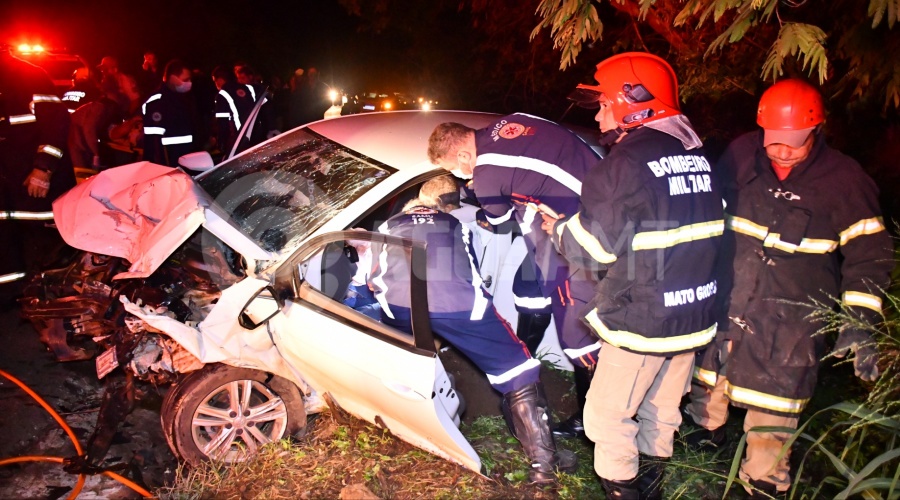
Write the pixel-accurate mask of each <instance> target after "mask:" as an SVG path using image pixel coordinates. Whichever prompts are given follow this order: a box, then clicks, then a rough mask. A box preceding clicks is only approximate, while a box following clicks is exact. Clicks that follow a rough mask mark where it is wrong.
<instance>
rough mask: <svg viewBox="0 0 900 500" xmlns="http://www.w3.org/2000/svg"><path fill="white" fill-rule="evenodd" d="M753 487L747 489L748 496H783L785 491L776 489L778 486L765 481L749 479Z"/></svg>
mask: <svg viewBox="0 0 900 500" xmlns="http://www.w3.org/2000/svg"><path fill="white" fill-rule="evenodd" d="M749 483H750V486H752V487H753V489H751V490H748V493H749V494H750V498H784V496H785V493H784V492H781V491H778V488H777V487H776V486H775V485H774V484H772V483H769V482H767V481H761V480H758V479H751V480H750V481H749Z"/></svg>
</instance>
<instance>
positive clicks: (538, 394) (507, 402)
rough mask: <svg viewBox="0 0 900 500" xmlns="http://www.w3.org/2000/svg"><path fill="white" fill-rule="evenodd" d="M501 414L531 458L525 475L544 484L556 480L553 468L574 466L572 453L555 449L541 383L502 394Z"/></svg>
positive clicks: (567, 468)
mask: <svg viewBox="0 0 900 500" xmlns="http://www.w3.org/2000/svg"><path fill="white" fill-rule="evenodd" d="M502 408H503V416H504V417H505V418H506V423H507V425H509V427H510V430H511V431H512V433H513V436H515V437H516V439H518V440H519V442H520V443H522V448H524V450H525V455H526V456H527V457H528V459H529V460H530V461H531V470H530V471H529V473H528V479H529V480H530V481H531V482H533V483H540V484H547V483H552V482H554V481H556V472H557V469H558V470H561V471H563V472H571V471H574V470H575V467H576V466H577V459H576V458H575V454H574V453H572V452H571V451H568V450H561V452H559V453H558V452H557V450H556V443H555V442H554V441H553V433H551V432H550V412H549V410H548V408H547V398H546V397H545V396H544V390H543V388H542V387H541V385H540V384H539V383H538V384H530V385H527V386H525V387H522V388H521V389H517V390H515V391H510V392H507V393H506V394H504V395H503V405H502Z"/></svg>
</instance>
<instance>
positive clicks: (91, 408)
mask: <svg viewBox="0 0 900 500" xmlns="http://www.w3.org/2000/svg"><path fill="white" fill-rule="evenodd" d="M454 353H455V351H453V350H450V351H448V352H444V353H442V354H441V359H442V360H443V362H444V365H445V368H446V369H447V371H448V372H450V373H453V374H454V376H455V378H456V381H457V390H458V392H460V393H461V394H462V395H463V397H464V398H465V401H466V404H467V408H468V410H467V411H466V413H465V415H464V419H463V420H464V421H465V422H471V421H472V420H473V419H474V418H475V417H476V416H478V415H481V414H488V415H499V414H500V412H499V405H500V397H499V395H497V394H496V393H495V392H493V391H492V390H491V389H490V386H489V384H488V383H487V380H486V379H485V377H484V376H483V375H480V374H479V373H478V372H477V371H476V370H475V368H474V367H473V366H472V365H471V364H470V363H469V362H468V361H466V360H465V359H463V358H461V357H460V356H458V355H456V354H454ZM0 369H2V370H3V371H6V372H7V373H10V374H11V375H13V376H15V377H16V378H18V379H19V380H21V381H22V382H24V383H25V384H26V385H27V386H29V387H30V388H32V389H33V390H34V391H35V392H37V393H38V394H39V395H40V396H41V397H42V398H44V400H46V401H47V403H48V404H49V405H50V406H51V407H52V408H54V409H55V410H56V411H57V412H58V413H60V415H61V416H62V417H63V418H64V419H65V420H66V422H67V423H68V425H69V426H70V427H71V428H72V429H73V431H74V432H75V434H76V435H77V436H78V438H79V440H80V441H81V443H82V446H84V445H85V444H86V443H87V441H88V438H89V436H90V435H91V433H92V431H93V428H94V424H95V421H96V416H97V410H98V409H99V407H100V402H101V395H102V393H103V382H102V381H101V380H98V379H97V375H96V371H95V367H94V361H93V360H89V361H76V362H68V363H59V362H57V361H55V360H54V358H53V356H52V355H51V354H50V352H49V351H47V350H46V349H45V348H44V346H43V345H42V344H41V343H40V341H39V340H38V336H37V334H36V333H35V331H34V329H33V328H32V327H31V325H30V324H28V323H26V322H24V321H23V320H21V319H20V318H19V315H18V310H17V309H12V310H7V311H0ZM543 380H544V384H545V387H546V392H547V394H548V397H549V398H550V399H551V405H552V406H553V408H554V410H555V411H556V412H557V413H558V414H559V415H566V414H568V413H569V412H570V411H572V409H573V408H574V399H573V397H572V394H571V392H570V390H569V389H570V387H571V383H570V382H569V381H568V380H567V379H566V378H565V377H564V376H562V375H561V374H560V373H558V372H555V371H553V370H546V369H545V370H544V372H543ZM163 395H164V389H159V390H158V389H156V388H154V387H152V386H149V385H146V384H141V385H139V391H138V400H137V402H136V409H135V411H134V412H132V413H131V415H129V416H128V418H127V419H126V420H125V422H124V423H123V424H122V425H121V426H120V428H119V431H118V433H117V434H116V437H115V439H114V441H113V445H112V447H111V449H110V451H109V453H108V454H107V456H106V462H105V464H104V465H106V466H109V467H112V468H113V469H114V470H115V471H116V472H117V473H119V474H121V475H123V476H125V477H127V478H129V479H131V480H133V481H135V482H136V483H138V484H140V485H142V486H144V487H145V488H147V489H149V490H150V491H153V489H154V488H157V487H160V486H162V485H164V484H165V483H166V482H167V481H171V479H172V478H173V477H174V471H175V470H176V469H177V467H178V462H177V460H176V459H175V458H174V457H173V456H172V454H171V452H170V451H169V448H168V446H167V445H166V441H165V438H164V436H163V435H162V429H161V426H160V422H159V406H160V403H161V401H162V396H163ZM26 455H28V456H34V455H41V456H59V457H72V456H73V455H75V451H74V447H73V445H72V444H71V442H70V440H69V438H68V437H67V435H66V434H65V432H64V431H63V430H62V428H61V427H60V425H59V424H58V423H56V422H55V421H54V420H53V418H52V417H51V416H50V415H49V414H48V413H47V412H46V411H45V410H44V409H43V408H41V407H40V406H39V405H38V403H36V402H35V401H34V400H33V399H32V398H31V397H30V396H28V395H27V394H26V393H25V392H24V391H22V390H21V389H20V388H19V387H18V386H16V385H15V384H13V383H12V382H10V381H8V380H7V379H6V378H4V377H0V459H6V458H9V457H18V456H26ZM76 479H77V476H75V475H72V474H69V473H66V472H64V471H63V469H62V467H61V466H60V465H58V464H52V463H29V464H23V465H10V466H5V467H0V498H46V499H56V498H65V497H67V496H68V495H69V494H70V493H71V490H72V488H73V487H74V485H75V482H76ZM137 497H138V495H136V494H134V493H133V492H132V490H130V489H128V488H127V487H125V486H122V485H120V484H119V483H117V482H115V481H114V480H112V479H109V478H107V477H105V476H97V475H95V476H89V477H88V479H87V481H86V483H85V486H84V488H83V490H82V492H81V494H80V495H79V498H81V499H90V498H108V499H123V498H137Z"/></svg>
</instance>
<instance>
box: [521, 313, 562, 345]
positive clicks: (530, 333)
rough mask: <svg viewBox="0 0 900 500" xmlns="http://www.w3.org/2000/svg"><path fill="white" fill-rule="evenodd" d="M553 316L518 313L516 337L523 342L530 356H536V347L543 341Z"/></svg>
mask: <svg viewBox="0 0 900 500" xmlns="http://www.w3.org/2000/svg"><path fill="white" fill-rule="evenodd" d="M551 319H553V316H552V315H550V314H532V313H523V312H520V313H519V323H518V325H517V326H516V335H517V336H518V337H519V340H521V341H522V342H525V346H526V347H528V352H530V353H531V355H532V356H537V349H538V346H540V345H541V341H542V340H544V332H545V331H547V327H548V326H550V320H551Z"/></svg>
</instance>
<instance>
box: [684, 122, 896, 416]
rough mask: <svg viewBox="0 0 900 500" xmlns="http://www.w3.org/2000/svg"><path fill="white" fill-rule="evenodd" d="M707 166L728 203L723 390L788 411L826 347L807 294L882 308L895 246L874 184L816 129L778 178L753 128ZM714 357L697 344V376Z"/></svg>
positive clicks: (862, 312)
mask: <svg viewBox="0 0 900 500" xmlns="http://www.w3.org/2000/svg"><path fill="white" fill-rule="evenodd" d="M717 167H718V170H719V171H720V173H721V175H722V179H723V186H724V199H725V202H726V204H727V207H726V212H727V214H726V224H725V227H726V233H725V237H724V239H723V257H722V261H721V262H722V270H721V271H720V273H719V275H720V279H719V294H720V295H719V300H720V302H721V307H720V310H721V311H722V313H721V314H722V315H721V317H720V327H721V329H722V330H723V333H722V335H723V337H725V338H728V339H731V340H732V341H733V344H732V352H731V356H730V358H729V361H728V364H727V368H726V369H727V374H726V375H727V378H728V382H729V388H728V389H727V390H726V393H727V394H728V396H729V398H731V401H732V403H734V404H735V405H736V406H741V407H745V408H756V409H759V410H761V411H765V412H768V413H773V414H779V415H789V416H794V415H797V414H799V413H800V412H802V411H803V409H804V408H805V406H806V403H807V402H808V401H809V399H810V398H811V397H812V395H813V392H814V389H815V385H816V375H817V371H818V366H819V360H820V359H821V358H822V357H823V356H824V354H825V352H824V349H825V336H824V335H822V334H817V333H816V332H817V331H818V330H819V329H820V328H821V327H822V326H823V325H822V324H821V323H815V322H813V321H811V319H810V318H809V317H808V315H809V313H811V312H812V311H813V309H812V307H811V305H812V304H813V302H814V301H818V302H819V303H820V304H823V305H824V306H825V307H830V306H831V305H832V304H834V303H835V302H836V301H838V300H842V301H843V305H844V306H845V307H846V308H847V310H849V311H851V313H853V314H857V315H858V316H859V317H860V318H862V319H863V320H864V321H868V322H874V321H878V319H879V318H880V315H881V302H882V293H881V290H883V289H884V288H886V287H887V285H888V284H889V282H890V272H891V269H892V268H893V258H892V257H893V247H892V244H891V240H890V237H889V236H888V234H887V232H886V231H885V228H884V224H883V222H882V220H881V211H880V209H879V206H878V191H877V188H876V187H875V184H874V182H872V180H871V179H870V178H869V177H868V175H866V174H865V172H864V171H863V170H862V168H861V167H860V166H859V164H858V163H857V162H856V161H854V160H853V159H851V158H849V157H847V156H845V155H843V154H842V153H840V152H838V151H836V150H834V149H831V148H830V147H828V145H827V144H825V141H824V138H823V137H822V135H821V134H818V135H817V136H816V138H815V143H814V145H813V147H812V150H811V151H810V154H809V157H808V158H807V160H805V161H804V162H803V163H801V164H800V165H798V166H796V167H794V168H793V169H792V170H791V173H790V175H789V176H788V177H787V178H786V179H784V180H783V181H779V180H778V178H777V177H776V176H775V174H774V172H773V171H772V168H771V166H770V160H769V159H768V158H767V157H766V154H765V150H764V148H763V147H762V132H753V133H749V134H746V135H744V136H741V137H739V138H738V139H736V140H735V141H734V142H732V144H731V145H730V146H729V147H728V149H727V150H726V151H725V154H724V155H723V157H722V159H721V160H720V162H719V165H718V166H717ZM710 351H713V349H710ZM718 368H719V365H718V354H717V353H715V352H707V353H706V354H705V355H704V356H703V357H702V360H701V362H700V366H699V369H698V373H697V378H698V379H700V380H701V381H704V382H706V383H710V382H712V383H715V374H716V373H717V372H718Z"/></svg>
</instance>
